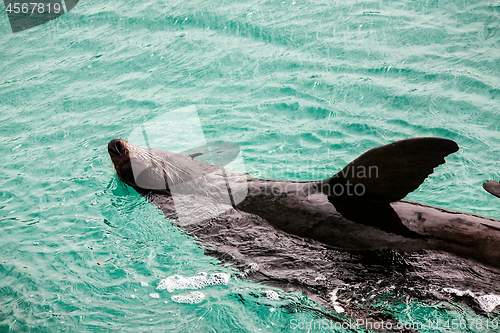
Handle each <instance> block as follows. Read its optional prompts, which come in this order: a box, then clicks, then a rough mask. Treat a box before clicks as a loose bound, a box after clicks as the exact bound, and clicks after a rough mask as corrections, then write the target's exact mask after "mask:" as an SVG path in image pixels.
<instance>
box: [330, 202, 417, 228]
mask: <svg viewBox="0 0 500 333" xmlns="http://www.w3.org/2000/svg"><path fill="white" fill-rule="evenodd" d="M328 201H330V203H332V205H333V206H334V207H335V209H336V210H337V211H338V212H339V213H340V214H342V216H343V217H345V218H346V219H349V220H351V221H354V222H357V223H361V224H364V225H369V226H372V227H378V228H380V229H382V230H384V231H387V232H390V233H393V234H397V235H401V236H405V237H408V238H425V237H424V236H422V235H420V234H418V233H416V232H413V231H411V230H410V229H408V228H407V227H406V226H405V225H404V224H403V223H402V222H401V219H400V218H399V216H398V214H396V212H395V211H394V209H393V208H392V207H391V205H390V204H389V203H387V202H376V201H353V200H345V199H343V198H338V197H328Z"/></svg>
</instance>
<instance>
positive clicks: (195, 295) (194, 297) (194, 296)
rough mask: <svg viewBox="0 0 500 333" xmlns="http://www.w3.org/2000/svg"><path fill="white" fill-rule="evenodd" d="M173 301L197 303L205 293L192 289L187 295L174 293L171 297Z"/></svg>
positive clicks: (203, 297) (201, 300)
mask: <svg viewBox="0 0 500 333" xmlns="http://www.w3.org/2000/svg"><path fill="white" fill-rule="evenodd" d="M171 299H172V301H173V302H176V303H184V304H198V303H201V302H203V300H204V299H205V294H204V293H202V292H200V291H192V292H191V293H190V294H189V295H188V296H185V295H174V296H172V297H171Z"/></svg>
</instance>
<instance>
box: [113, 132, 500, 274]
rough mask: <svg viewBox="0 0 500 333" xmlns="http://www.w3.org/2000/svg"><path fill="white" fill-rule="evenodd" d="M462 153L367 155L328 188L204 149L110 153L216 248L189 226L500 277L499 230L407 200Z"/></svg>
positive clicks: (432, 146) (432, 148)
mask: <svg viewBox="0 0 500 333" xmlns="http://www.w3.org/2000/svg"><path fill="white" fill-rule="evenodd" d="M219 145H220V147H221V148H220V149H221V150H224V149H227V145H224V144H219ZM229 145H230V144H229ZM458 149H459V148H458V145H457V144H456V143H455V142H454V141H452V140H448V139H443V138H433V137H425V138H412V139H406V140H401V141H397V142H394V143H391V144H388V145H384V146H380V147H376V148H373V149H371V150H369V151H367V152H366V153H364V154H362V155H361V156H360V157H358V158H357V159H355V160H354V161H352V162H351V163H349V164H348V165H347V166H346V167H345V168H344V169H343V170H341V171H340V172H338V173H337V174H335V175H334V176H332V177H330V178H328V179H323V180H318V181H282V180H270V179H257V178H254V177H251V176H250V175H248V174H243V173H237V172H231V171H228V170H225V169H224V168H222V167H221V166H217V165H213V164H209V163H206V162H202V161H199V160H197V159H198V158H199V157H201V156H204V153H203V152H200V153H197V152H196V149H194V150H190V151H189V152H187V153H186V154H188V155H189V156H185V155H182V154H175V153H172V152H168V151H165V150H161V149H144V148H140V147H137V146H135V145H133V144H131V143H129V142H127V141H125V140H122V139H113V140H111V141H110V142H109V144H108V152H109V155H110V157H111V160H112V162H113V164H114V167H115V170H116V173H117V175H118V177H119V179H120V180H122V181H123V182H124V183H126V184H127V185H129V186H131V187H133V188H134V189H135V190H136V191H137V192H139V193H140V194H142V195H144V196H145V197H146V198H147V199H148V200H150V201H152V202H153V203H155V204H156V205H157V206H158V207H159V208H160V209H161V210H162V211H163V212H164V213H165V215H166V216H167V217H169V218H171V219H174V220H179V219H180V217H181V215H182V214H181V213H180V212H181V211H187V212H189V214H188V215H186V214H184V215H182V217H183V218H182V219H181V220H183V222H182V223H181V224H180V225H181V226H182V227H183V228H185V229H186V230H188V232H190V233H192V234H194V235H195V236H197V237H205V238H206V239H207V240H208V239H209V238H210V237H211V236H210V232H209V231H208V230H209V229H210V228H208V229H207V227H206V226H205V228H200V227H198V226H197V223H192V222H191V221H190V217H191V218H192V219H193V220H196V222H200V223H202V224H203V223H204V222H206V221H209V223H212V225H213V223H214V221H218V223H219V224H220V223H223V224H224V225H225V226H226V227H227V229H231V228H232V226H234V230H236V229H237V227H236V226H238V225H240V226H241V225H249V224H252V225H263V224H265V225H267V226H271V227H272V228H275V229H278V230H281V231H283V232H285V233H288V234H293V235H296V236H298V237H302V238H306V239H312V240H315V241H318V242H321V243H323V244H327V245H329V246H333V247H334V248H336V249H341V250H349V251H359V250H377V249H394V250H397V251H404V252H411V251H418V250H423V249H427V250H437V251H446V252H449V253H452V254H455V255H458V256H461V257H463V258H467V259H473V260H475V261H477V262H480V263H482V264H486V265H490V266H492V267H496V268H500V221H499V220H496V219H492V218H487V217H482V216H479V215H475V214H469V213H461V212H456V211H451V210H445V209H442V208H438V207H433V206H429V205H425V204H420V203H416V202H411V201H407V200H403V198H404V197H405V196H406V195H407V194H408V193H410V192H412V191H414V190H415V189H416V188H418V187H419V185H420V184H421V183H422V182H423V181H424V180H425V179H426V178H427V176H428V175H429V174H431V173H432V172H433V170H434V168H436V167H438V166H439V165H441V164H443V163H445V160H444V158H445V157H446V156H448V155H449V154H451V153H454V152H456V151H457V150H458ZM229 150H231V149H229ZM237 152H239V150H238V151H237ZM235 153H236V152H235V150H234V149H233V152H232V153H231V156H233V155H234V154H235ZM205 155H206V153H205ZM134 170H135V171H134ZM200 180H202V182H200ZM495 183H496V182H495ZM488 184H490V183H488ZM492 184H493V183H492ZM495 186H498V183H496V184H493V185H491V186H490V185H488V188H487V190H489V189H491V188H494V189H496V190H498V187H495ZM485 188H486V187H485ZM220 189H223V190H224V191H221V190H220ZM223 192H224V193H226V197H224V195H223V194H224V193H223ZM227 193H228V194H227ZM241 194H243V195H241ZM227 197H229V199H228V198H227ZM179 203H180V204H179ZM207 207H208V208H207ZM207 212H208V213H207ZM221 221H223V222H221ZM212 231H213V232H214V233H215V234H217V235H220V230H216V231H214V230H212ZM208 241H209V240H208ZM209 242H210V241H209Z"/></svg>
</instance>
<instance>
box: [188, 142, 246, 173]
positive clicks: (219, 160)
mask: <svg viewBox="0 0 500 333" xmlns="http://www.w3.org/2000/svg"><path fill="white" fill-rule="evenodd" d="M180 154H181V155H184V156H189V157H191V158H192V159H195V158H196V160H198V161H200V162H205V163H209V164H212V165H216V166H219V167H221V168H223V167H224V166H226V165H228V164H229V163H231V162H232V161H233V160H234V159H235V158H236V157H238V155H239V154H240V147H239V146H238V145H236V144H234V143H230V142H224V141H213V142H208V143H207V144H206V145H204V146H200V147H196V148H192V149H189V150H186V151H183V152H182V153H180ZM197 157H198V158H197Z"/></svg>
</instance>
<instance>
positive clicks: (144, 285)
mask: <svg viewBox="0 0 500 333" xmlns="http://www.w3.org/2000/svg"><path fill="white" fill-rule="evenodd" d="M141 286H143V287H147V286H149V284H148V283H147V282H144V281H141Z"/></svg>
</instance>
